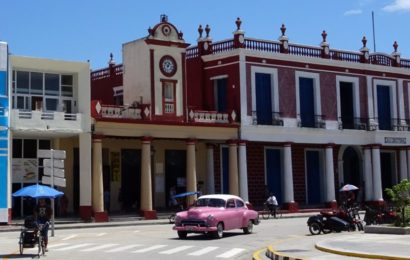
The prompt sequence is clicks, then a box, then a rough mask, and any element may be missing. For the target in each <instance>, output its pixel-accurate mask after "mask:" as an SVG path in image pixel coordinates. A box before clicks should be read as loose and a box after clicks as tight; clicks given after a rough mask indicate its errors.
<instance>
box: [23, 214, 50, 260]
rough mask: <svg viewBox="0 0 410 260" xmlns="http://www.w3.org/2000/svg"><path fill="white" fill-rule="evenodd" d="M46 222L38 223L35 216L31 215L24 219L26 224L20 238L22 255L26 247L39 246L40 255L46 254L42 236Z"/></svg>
mask: <svg viewBox="0 0 410 260" xmlns="http://www.w3.org/2000/svg"><path fill="white" fill-rule="evenodd" d="M43 227H44V224H37V222H36V221H35V220H34V217H33V216H29V217H27V218H26V219H25V220H24V226H23V227H22V228H21V232H20V238H19V242H18V243H19V250H20V255H22V254H23V253H24V248H34V247H36V245H37V246H38V252H37V254H38V256H40V254H42V255H44V254H45V250H46V248H45V244H44V239H43V236H42V232H41V231H42V229H43Z"/></svg>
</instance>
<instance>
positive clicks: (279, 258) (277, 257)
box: [265, 246, 305, 260]
mask: <svg viewBox="0 0 410 260" xmlns="http://www.w3.org/2000/svg"><path fill="white" fill-rule="evenodd" d="M265 255H266V257H267V258H269V259H272V260H305V259H304V258H298V257H294V256H289V255H285V254H283V253H280V252H278V251H276V250H274V249H273V247H272V246H268V248H267V249H266V254H265Z"/></svg>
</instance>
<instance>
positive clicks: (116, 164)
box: [111, 152, 121, 182]
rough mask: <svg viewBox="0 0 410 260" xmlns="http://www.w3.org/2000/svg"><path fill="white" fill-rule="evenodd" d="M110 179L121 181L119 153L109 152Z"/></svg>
mask: <svg viewBox="0 0 410 260" xmlns="http://www.w3.org/2000/svg"><path fill="white" fill-rule="evenodd" d="M111 169H112V174H111V181H113V182H120V181H121V169H120V153H119V152H111Z"/></svg>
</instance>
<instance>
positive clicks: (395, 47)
mask: <svg viewBox="0 0 410 260" xmlns="http://www.w3.org/2000/svg"><path fill="white" fill-rule="evenodd" d="M398 47H399V45H398V44H397V41H394V43H393V48H394V52H397V48H398Z"/></svg>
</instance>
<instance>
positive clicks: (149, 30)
mask: <svg viewBox="0 0 410 260" xmlns="http://www.w3.org/2000/svg"><path fill="white" fill-rule="evenodd" d="M148 33H149V35H150V36H154V30H152V28H151V27H149V28H148Z"/></svg>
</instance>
